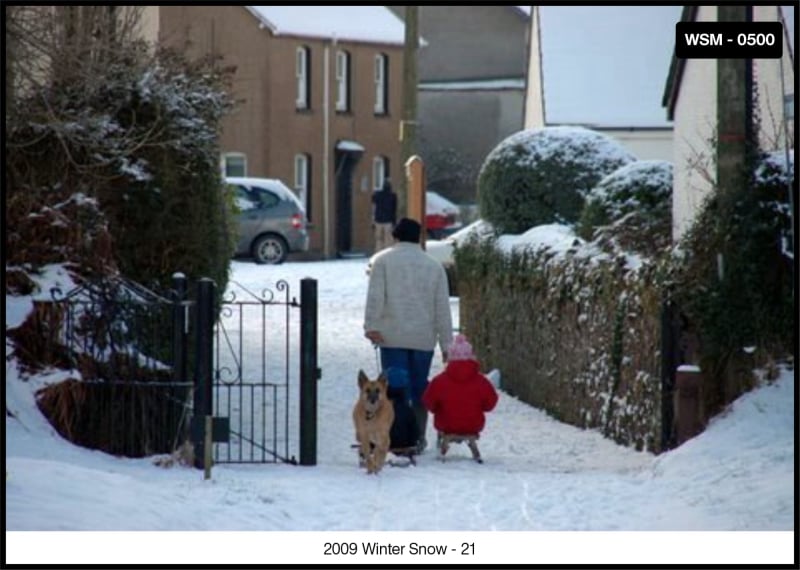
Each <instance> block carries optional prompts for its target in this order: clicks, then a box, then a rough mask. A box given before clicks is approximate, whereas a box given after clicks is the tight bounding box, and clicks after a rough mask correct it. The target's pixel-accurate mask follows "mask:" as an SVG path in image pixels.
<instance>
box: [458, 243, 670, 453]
mask: <svg viewBox="0 0 800 570" xmlns="http://www.w3.org/2000/svg"><path fill="white" fill-rule="evenodd" d="M595 253H596V252H595ZM625 260H626V258H625V257H611V256H600V257H594V258H592V257H589V256H588V255H585V254H583V253H581V250H580V248H576V249H574V250H573V251H572V252H571V253H568V254H567V255H565V256H556V255H554V253H553V252H552V251H549V250H539V251H537V252H530V251H526V252H521V253H519V252H518V253H513V254H504V253H502V252H500V251H498V250H497V249H496V248H495V246H494V242H493V241H484V242H479V241H472V242H468V243H466V244H464V245H462V246H461V247H459V248H457V249H456V264H457V267H458V275H459V283H458V286H459V293H460V311H461V315H460V322H461V328H462V330H463V331H464V332H465V334H467V336H469V338H470V340H471V341H472V344H473V346H474V347H475V349H476V352H477V355H478V357H479V359H480V361H481V364H482V365H483V367H484V368H485V369H491V368H499V369H500V370H501V371H502V373H503V374H502V378H503V380H502V385H503V389H504V390H506V391H508V392H510V393H511V394H513V395H515V396H517V397H518V398H520V399H521V400H522V401H525V402H527V403H529V404H532V405H534V406H536V407H538V408H541V409H543V410H545V411H547V412H548V413H549V414H551V415H552V416H554V417H555V418H556V419H558V420H559V421H563V422H567V423H570V424H573V425H576V426H579V427H583V428H596V429H598V430H599V431H601V433H603V434H604V435H605V436H607V437H609V438H612V439H613V440H615V441H617V442H618V443H621V444H624V445H629V446H632V447H635V448H636V449H639V450H648V451H651V452H659V451H662V449H661V429H662V426H661V397H662V394H661V379H660V311H661V292H660V290H659V289H658V288H657V287H656V286H655V285H654V282H655V281H656V280H655V279H654V275H655V273H656V268H655V265H654V264H652V263H648V262H645V263H642V264H639V265H637V268H636V269H630V268H628V267H627V266H626V264H625Z"/></svg>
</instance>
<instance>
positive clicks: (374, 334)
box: [364, 331, 386, 345]
mask: <svg viewBox="0 0 800 570" xmlns="http://www.w3.org/2000/svg"><path fill="white" fill-rule="evenodd" d="M364 336H365V337H367V338H368V339H369V340H370V341H372V344H379V345H380V344H383V343H384V342H386V340H385V339H384V338H383V335H382V334H381V332H380V331H367V332H365V333H364Z"/></svg>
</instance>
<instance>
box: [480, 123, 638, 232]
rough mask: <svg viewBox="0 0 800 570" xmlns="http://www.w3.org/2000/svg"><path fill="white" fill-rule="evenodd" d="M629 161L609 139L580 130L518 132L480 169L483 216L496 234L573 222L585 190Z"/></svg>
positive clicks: (498, 147) (557, 128)
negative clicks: (541, 225)
mask: <svg viewBox="0 0 800 570" xmlns="http://www.w3.org/2000/svg"><path fill="white" fill-rule="evenodd" d="M633 160H635V157H634V156H633V155H631V154H630V153H629V152H628V151H626V150H625V149H624V148H623V147H622V146H621V145H620V144H619V143H617V142H616V141H614V140H612V139H611V138H610V137H608V136H606V135H603V134H601V133H598V132H595V131H591V130H589V129H585V128H582V127H545V128H543V129H536V130H525V131H520V132H518V133H515V134H513V135H511V136H510V137H508V138H507V139H505V140H504V141H502V142H501V143H500V144H499V145H497V147H495V149H494V150H492V152H490V153H489V155H488V156H487V157H486V160H485V161H484V163H483V166H482V167H481V171H480V173H479V175H478V204H479V206H480V211H481V217H482V218H483V219H485V220H486V221H488V222H490V223H491V224H493V225H494V226H495V228H496V229H497V230H498V232H499V233H522V232H524V231H526V230H528V229H529V228H531V227H533V226H537V225H540V224H547V223H552V222H557V223H574V222H577V221H578V217H579V216H580V213H581V210H582V209H583V201H584V197H585V195H586V194H587V193H588V192H589V190H591V189H592V188H593V187H594V186H595V185H596V184H597V183H598V182H599V181H600V180H601V179H602V178H603V177H604V176H606V175H607V174H610V173H611V172H613V171H614V170H616V169H617V168H619V167H621V166H623V165H625V164H628V163H630V162H632V161H633Z"/></svg>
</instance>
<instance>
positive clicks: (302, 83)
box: [295, 46, 311, 109]
mask: <svg viewBox="0 0 800 570" xmlns="http://www.w3.org/2000/svg"><path fill="white" fill-rule="evenodd" d="M310 62H311V51H310V50H309V49H308V47H307V46H300V47H299V48H297V53H296V60H295V77H296V80H297V99H296V101H295V107H296V108H297V109H308V108H309V107H310V105H309V93H310V91H311V74H310V73H309V64H310Z"/></svg>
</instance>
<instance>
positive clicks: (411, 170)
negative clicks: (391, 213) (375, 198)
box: [405, 155, 427, 249]
mask: <svg viewBox="0 0 800 570" xmlns="http://www.w3.org/2000/svg"><path fill="white" fill-rule="evenodd" d="M405 166H406V187H407V188H408V203H407V205H406V217H409V218H411V219H412V220H417V221H418V222H419V223H420V224H421V225H422V233H421V234H420V239H419V243H420V245H421V246H422V249H425V238H426V234H427V232H426V231H425V163H424V162H422V159H421V158H420V157H419V156H417V155H414V156H412V157H411V158H409V159H408V161H406V165H405Z"/></svg>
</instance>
